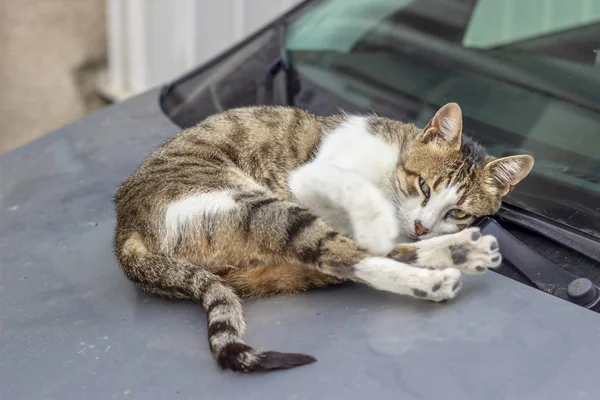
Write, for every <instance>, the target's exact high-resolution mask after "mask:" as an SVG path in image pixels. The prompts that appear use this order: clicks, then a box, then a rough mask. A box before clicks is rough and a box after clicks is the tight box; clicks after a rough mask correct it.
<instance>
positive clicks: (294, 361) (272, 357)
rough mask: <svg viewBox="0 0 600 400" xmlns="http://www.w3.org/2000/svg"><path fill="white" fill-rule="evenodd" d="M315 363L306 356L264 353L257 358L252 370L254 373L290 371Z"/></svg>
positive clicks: (272, 352) (313, 359) (312, 358)
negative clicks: (279, 370)
mask: <svg viewBox="0 0 600 400" xmlns="http://www.w3.org/2000/svg"><path fill="white" fill-rule="evenodd" d="M316 361H317V359H316V358H314V357H313V356H309V355H307V354H299V353H279V352H277V351H265V352H264V353H261V354H260V355H259V356H258V361H257V363H256V364H255V366H254V369H255V370H256V371H273V370H278V369H290V368H294V367H299V366H301V365H306V364H312V363H314V362H316Z"/></svg>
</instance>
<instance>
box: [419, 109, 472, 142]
mask: <svg viewBox="0 0 600 400" xmlns="http://www.w3.org/2000/svg"><path fill="white" fill-rule="evenodd" d="M418 139H419V140H420V141H421V142H423V143H433V144H436V145H439V146H450V147H452V148H453V149H455V150H459V149H460V144H461V139H462V110H461V109H460V106H459V105H458V104H456V103H448V104H446V105H445V106H443V107H442V108H440V109H439V110H438V112H437V113H435V115H434V116H433V118H432V119H431V121H429V123H428V124H427V126H426V127H425V128H424V129H423V132H421V133H420V134H419V136H418Z"/></svg>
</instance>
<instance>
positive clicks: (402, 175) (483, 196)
mask: <svg viewBox="0 0 600 400" xmlns="http://www.w3.org/2000/svg"><path fill="white" fill-rule="evenodd" d="M533 163H534V159H533V157H531V156H528V155H516V156H510V157H503V158H494V157H492V156H489V155H488V154H487V153H486V152H485V150H484V149H483V147H481V146H480V145H479V144H477V143H476V142H474V141H473V140H472V139H470V138H468V137H466V136H463V135H462V112H461V109H460V107H459V106H458V104H456V103H449V104H446V105H445V106H443V107H442V108H441V109H440V110H439V111H438V112H437V113H436V115H435V116H434V117H433V119H432V120H431V121H430V122H429V124H427V126H426V127H425V128H424V129H423V130H420V131H419V132H418V134H417V136H416V139H415V141H414V143H413V144H412V145H411V147H410V149H408V151H406V152H405V154H404V157H403V159H402V160H400V162H399V163H398V173H397V174H396V175H397V185H398V189H399V196H400V197H401V199H402V210H401V215H399V217H400V220H401V224H402V225H403V226H402V230H403V231H404V232H406V233H407V234H408V235H409V236H410V237H411V238H412V239H417V238H418V239H427V238H430V237H434V236H439V235H442V234H447V233H453V232H457V231H459V230H462V229H464V228H466V227H467V226H468V225H469V224H471V223H472V222H473V221H474V220H475V219H476V218H478V217H482V216H485V215H490V214H493V213H495V212H496V211H497V210H498V209H499V208H500V204H501V200H502V198H503V197H504V196H506V195H507V194H508V193H509V192H510V191H511V190H512V188H513V187H514V186H515V185H516V184H517V183H519V182H520V181H521V180H522V179H523V178H525V177H526V176H527V175H528V174H529V172H530V171H531V169H532V167H533Z"/></svg>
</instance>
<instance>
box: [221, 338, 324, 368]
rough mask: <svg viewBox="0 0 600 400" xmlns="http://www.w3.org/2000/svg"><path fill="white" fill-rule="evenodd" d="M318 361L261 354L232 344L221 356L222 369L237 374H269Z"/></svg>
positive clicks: (293, 356)
mask: <svg viewBox="0 0 600 400" xmlns="http://www.w3.org/2000/svg"><path fill="white" fill-rule="evenodd" d="M316 361H317V359H316V358H314V357H313V356H309V355H307V354H299V353H280V352H277V351H263V352H259V351H256V350H254V349H253V348H252V347H250V346H248V345H246V344H243V343H230V344H229V345H228V346H226V347H225V348H224V349H223V350H222V351H221V352H220V354H219V357H218V362H219V365H220V366H221V368H223V369H230V370H232V371H235V372H267V371H275V370H280V369H290V368H295V367H299V366H302V365H306V364H312V363H314V362H316Z"/></svg>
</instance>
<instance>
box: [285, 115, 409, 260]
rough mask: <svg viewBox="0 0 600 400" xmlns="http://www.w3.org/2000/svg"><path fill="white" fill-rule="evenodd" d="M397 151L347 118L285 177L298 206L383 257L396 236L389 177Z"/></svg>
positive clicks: (357, 121)
mask: <svg viewBox="0 0 600 400" xmlns="http://www.w3.org/2000/svg"><path fill="white" fill-rule="evenodd" d="M397 157H398V151H397V150H396V149H394V148H393V147H392V146H390V145H388V144H387V143H385V142H383V141H382V140H380V139H379V138H377V137H375V136H373V135H372V134H371V133H369V132H368V126H367V119H366V118H364V117H358V116H351V117H348V119H347V120H346V121H345V122H344V123H342V124H341V125H340V126H338V127H337V128H336V129H335V130H333V131H332V132H329V133H327V134H326V136H325V138H324V139H323V141H322V143H321V146H320V147H319V150H318V153H317V155H316V157H315V159H314V160H313V161H312V162H310V163H308V164H305V165H303V166H302V167H300V168H298V169H296V170H295V171H293V172H292V173H291V174H290V177H289V184H290V188H291V190H292V193H293V194H294V196H295V197H296V198H297V199H298V201H299V202H301V203H303V204H304V205H306V206H307V207H309V208H310V209H311V210H312V211H313V212H314V213H315V214H317V215H318V216H319V217H321V218H322V219H323V220H324V221H326V222H327V223H328V224H330V225H331V226H332V227H333V228H334V229H336V230H337V231H338V232H340V233H342V234H344V235H347V236H351V237H353V238H354V239H355V240H356V241H357V242H358V243H359V244H361V245H363V246H365V247H366V248H367V249H369V250H370V251H372V252H374V253H375V254H387V252H389V251H390V250H391V249H392V247H393V245H394V244H395V242H396V238H397V236H398V234H399V227H398V223H397V215H396V207H395V206H394V204H393V202H392V201H391V199H390V197H389V194H390V191H391V186H390V185H391V181H392V180H391V178H392V176H393V174H394V171H395V167H396V163H397Z"/></svg>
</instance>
